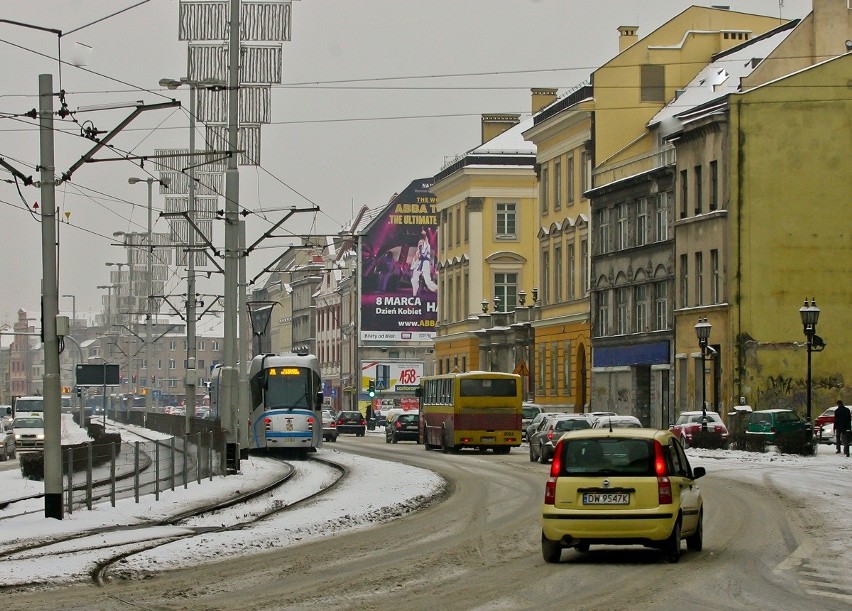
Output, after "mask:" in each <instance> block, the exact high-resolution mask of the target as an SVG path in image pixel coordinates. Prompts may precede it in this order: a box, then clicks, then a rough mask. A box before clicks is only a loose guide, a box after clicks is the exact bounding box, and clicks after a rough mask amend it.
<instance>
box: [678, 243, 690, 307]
mask: <svg viewBox="0 0 852 611" xmlns="http://www.w3.org/2000/svg"><path fill="white" fill-rule="evenodd" d="M687 306H689V256H688V255H681V256H680V307H682V308H685V307H687Z"/></svg>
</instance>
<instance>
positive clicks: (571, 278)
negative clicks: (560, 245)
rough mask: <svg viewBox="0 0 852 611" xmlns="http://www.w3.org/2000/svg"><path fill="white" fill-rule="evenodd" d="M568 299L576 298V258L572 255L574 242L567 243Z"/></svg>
mask: <svg viewBox="0 0 852 611" xmlns="http://www.w3.org/2000/svg"><path fill="white" fill-rule="evenodd" d="M566 265H567V266H568V299H576V297H577V269H576V266H577V256H576V255H575V254H574V242H568V263H566Z"/></svg>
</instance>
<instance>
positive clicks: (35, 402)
mask: <svg viewBox="0 0 852 611" xmlns="http://www.w3.org/2000/svg"><path fill="white" fill-rule="evenodd" d="M14 411H15V418H22V417H23V418H26V417H28V416H35V417H36V418H44V397H41V396H37V395H36V396H30V397H18V398H17V399H16V400H15V410H14Z"/></svg>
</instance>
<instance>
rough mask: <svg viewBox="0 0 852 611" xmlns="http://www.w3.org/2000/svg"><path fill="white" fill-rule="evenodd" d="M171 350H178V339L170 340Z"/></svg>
mask: <svg viewBox="0 0 852 611" xmlns="http://www.w3.org/2000/svg"><path fill="white" fill-rule="evenodd" d="M169 350H172V351H173V350H177V342H176V341H170V342H169Z"/></svg>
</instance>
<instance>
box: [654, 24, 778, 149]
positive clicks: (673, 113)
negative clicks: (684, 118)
mask: <svg viewBox="0 0 852 611" xmlns="http://www.w3.org/2000/svg"><path fill="white" fill-rule="evenodd" d="M792 31H793V29H792V28H791V27H786V26H785V27H784V28H778V29H777V30H774V31H773V32H770V33H768V34H767V35H765V36H761V37H758V38H755V39H753V40H751V41H748V42H746V43H744V44H742V45H740V46H738V47H735V48H734V49H732V50H731V51H730V52H727V53H723V54H721V55H719V56H718V58H717V59H716V60H714V61H713V62H711V63H709V64H707V65H706V66H705V67H704V68H703V69H702V70H701V71H700V72H699V73H698V74H697V75H696V76H695V78H693V79H692V80H691V81H690V82H689V83H688V84H687V85H686V87H684V88H683V89H682V90H680V91H679V95H678V96H677V97H676V98H675V99H674V100H672V101H671V102H669V103H668V104H667V105H666V106H664V107H663V108H662V109H661V110H660V111H659V112H658V113H657V114H656V115H654V117H653V118H652V119H651V120H650V121H649V122H648V128H650V129H657V130H659V131H660V133H661V135H662V136H667V135H669V134H672V133H674V132H676V131H678V130H680V129H681V127H682V122H681V121H680V120H679V119H678V118H677V115H678V114H680V113H682V112H684V111H686V110H689V109H690V108H694V107H696V106H699V105H701V104H706V103H707V102H710V101H712V100H715V99H718V98H722V97H724V96H726V95H728V94H730V93H736V92H738V91H740V82H741V80H742V79H743V78H745V77H747V76H748V75H749V74H751V73H752V71H754V69H755V68H756V67H757V66H758V65H759V64H760V62H761V61H762V60H763V59H765V58H766V57H768V56H769V54H770V53H772V51H774V50H775V48H776V47H778V45H780V44H781V43H782V42H783V41H784V40H785V39H786V38H787V36H789V35H790V32H792Z"/></svg>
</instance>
